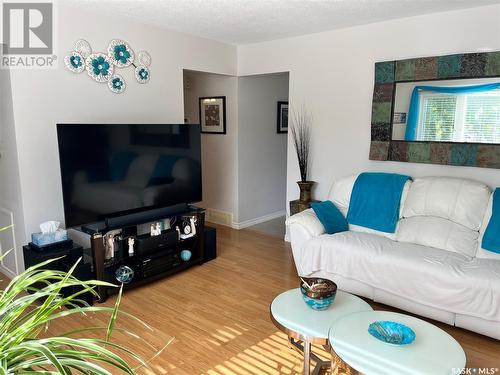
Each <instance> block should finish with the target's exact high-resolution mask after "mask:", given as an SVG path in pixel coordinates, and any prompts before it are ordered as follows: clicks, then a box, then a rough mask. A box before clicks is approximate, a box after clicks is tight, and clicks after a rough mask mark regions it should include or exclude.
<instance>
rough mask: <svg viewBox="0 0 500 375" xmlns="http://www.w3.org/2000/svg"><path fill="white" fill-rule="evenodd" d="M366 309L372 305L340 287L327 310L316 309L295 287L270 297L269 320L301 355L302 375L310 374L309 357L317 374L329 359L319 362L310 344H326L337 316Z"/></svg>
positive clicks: (340, 316)
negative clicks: (303, 298) (302, 362)
mask: <svg viewBox="0 0 500 375" xmlns="http://www.w3.org/2000/svg"><path fill="white" fill-rule="evenodd" d="M369 310H372V308H371V307H370V305H369V304H368V303H366V302H365V301H363V300H362V299H361V298H359V297H356V296H354V295H352V294H349V293H346V292H343V291H341V290H339V291H337V295H336V296H335V300H334V301H333V303H332V304H331V306H330V307H329V308H328V309H326V310H323V311H315V310H313V309H311V308H310V307H308V306H307V305H306V303H305V302H304V301H303V300H302V294H301V292H300V289H299V288H297V289H292V290H288V291H286V292H284V293H281V294H280V295H279V296H277V297H276V298H275V299H274V300H273V302H272V303H271V320H272V321H273V323H274V324H275V325H276V327H278V328H279V329H280V330H281V331H283V332H284V333H286V334H287V335H288V340H289V343H290V345H291V346H292V347H293V348H295V349H297V350H298V351H299V352H301V353H303V354H304V374H305V375H309V373H310V361H311V358H312V359H313V360H314V361H315V362H316V363H317V365H316V368H315V370H314V372H313V374H317V373H319V371H320V370H321V368H323V367H328V366H330V361H328V362H327V361H322V360H321V359H320V358H319V357H317V356H316V355H314V353H311V344H317V345H323V346H325V347H326V346H327V345H328V330H329V328H330V326H331V325H332V324H333V323H334V322H335V321H336V320H337V319H340V318H342V317H344V316H346V315H348V314H352V313H354V312H359V311H369ZM300 342H302V344H301V343H300Z"/></svg>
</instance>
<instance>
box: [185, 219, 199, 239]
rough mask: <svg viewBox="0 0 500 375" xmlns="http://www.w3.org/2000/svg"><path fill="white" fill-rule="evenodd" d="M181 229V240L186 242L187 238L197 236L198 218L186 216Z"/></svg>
mask: <svg viewBox="0 0 500 375" xmlns="http://www.w3.org/2000/svg"><path fill="white" fill-rule="evenodd" d="M181 228H182V233H181V239H183V240H185V239H187V238H190V237H193V236H196V217H195V216H184V217H183V218H182V222H181Z"/></svg>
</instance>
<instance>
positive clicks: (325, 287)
mask: <svg viewBox="0 0 500 375" xmlns="http://www.w3.org/2000/svg"><path fill="white" fill-rule="evenodd" d="M300 280H301V283H300V291H301V292H302V298H303V300H304V302H305V303H306V304H307V306H309V307H310V308H311V309H313V310H326V309H327V308H328V307H330V305H331V304H332V302H333V300H334V299H335V296H336V294H337V284H335V283H334V282H333V281H331V280H327V279H322V278H318V277H301V278H300Z"/></svg>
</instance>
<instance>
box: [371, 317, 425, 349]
mask: <svg viewBox="0 0 500 375" xmlns="http://www.w3.org/2000/svg"><path fill="white" fill-rule="evenodd" d="M368 332H369V333H370V335H372V336H373V337H375V338H376V339H378V340H380V341H382V342H385V343H388V344H393V345H408V344H411V343H412V342H413V341H414V340H415V337H416V335H415V332H414V331H413V330H412V329H411V328H410V327H408V326H406V325H404V324H402V323H397V322H391V321H388V320H379V321H376V322H373V323H372V324H370V325H369V326H368Z"/></svg>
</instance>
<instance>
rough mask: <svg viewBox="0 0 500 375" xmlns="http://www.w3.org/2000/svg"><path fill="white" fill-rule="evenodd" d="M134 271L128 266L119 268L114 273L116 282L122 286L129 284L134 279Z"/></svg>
mask: <svg viewBox="0 0 500 375" xmlns="http://www.w3.org/2000/svg"><path fill="white" fill-rule="evenodd" d="M134 274H135V272H134V270H133V269H132V268H130V267H128V266H120V267H118V268H117V269H116V271H115V277H116V280H117V281H118V282H119V283H122V284H129V283H130V282H131V281H132V280H133V279H134Z"/></svg>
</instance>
